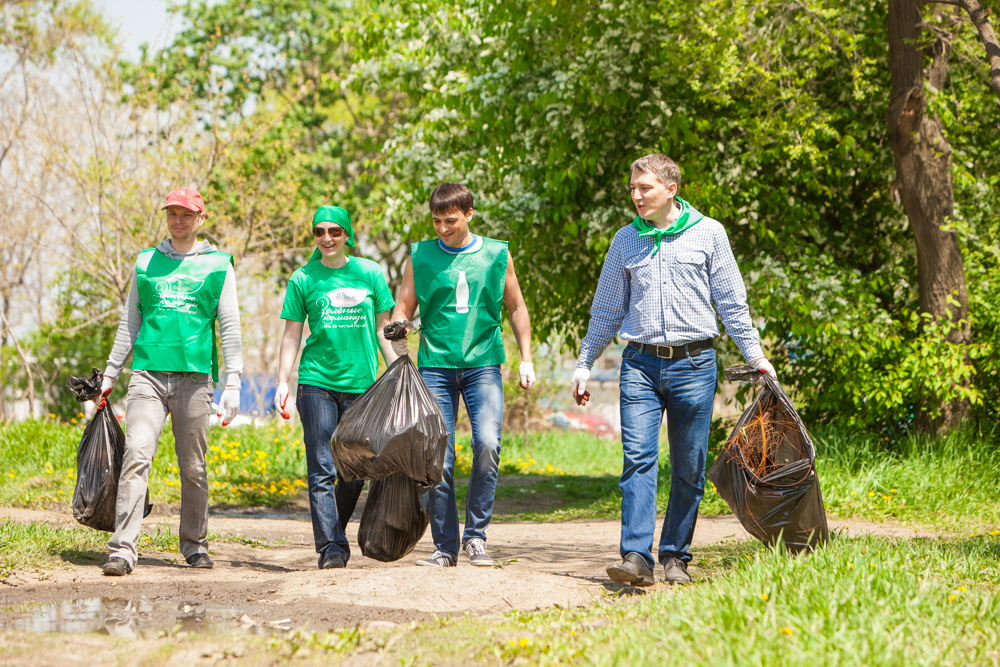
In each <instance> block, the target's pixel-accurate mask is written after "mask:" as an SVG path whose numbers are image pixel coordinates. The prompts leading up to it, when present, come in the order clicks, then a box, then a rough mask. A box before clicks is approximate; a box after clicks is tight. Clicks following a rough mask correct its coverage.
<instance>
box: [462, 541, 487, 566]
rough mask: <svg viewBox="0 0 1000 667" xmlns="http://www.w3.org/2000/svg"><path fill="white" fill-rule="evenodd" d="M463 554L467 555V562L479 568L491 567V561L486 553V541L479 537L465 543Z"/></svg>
mask: <svg viewBox="0 0 1000 667" xmlns="http://www.w3.org/2000/svg"><path fill="white" fill-rule="evenodd" d="M463 549H464V550H465V553H467V554H469V562H470V563H472V564H473V565H476V566H479V567H493V559H492V558H490V555H489V554H488V553H486V540H484V539H482V538H480V537H473V538H472V539H471V540H469V541H467V542H466V543H465V546H464V547H463Z"/></svg>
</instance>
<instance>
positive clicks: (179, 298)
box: [155, 276, 205, 313]
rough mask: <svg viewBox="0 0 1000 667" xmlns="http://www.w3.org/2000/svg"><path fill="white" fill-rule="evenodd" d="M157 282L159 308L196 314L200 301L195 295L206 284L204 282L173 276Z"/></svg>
mask: <svg viewBox="0 0 1000 667" xmlns="http://www.w3.org/2000/svg"><path fill="white" fill-rule="evenodd" d="M155 282H156V296H157V303H156V307H157V308H160V309H162V310H179V311H183V312H187V313H193V312H195V304H196V302H197V300H198V299H197V297H196V296H195V293H196V292H197V291H198V290H200V289H201V288H202V285H204V284H205V281H204V280H198V279H196V278H191V277H190V276H172V277H170V278H165V279H161V280H156V281H155Z"/></svg>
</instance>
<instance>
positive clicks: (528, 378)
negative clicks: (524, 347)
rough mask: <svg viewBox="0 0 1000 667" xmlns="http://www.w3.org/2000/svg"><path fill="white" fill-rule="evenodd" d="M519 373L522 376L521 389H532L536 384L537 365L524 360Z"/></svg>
mask: <svg viewBox="0 0 1000 667" xmlns="http://www.w3.org/2000/svg"><path fill="white" fill-rule="evenodd" d="M517 374H518V375H519V376H521V389H531V385H533V384H535V366H534V365H533V364H532V363H531V362H530V361H522V362H521V365H520V366H518V368H517Z"/></svg>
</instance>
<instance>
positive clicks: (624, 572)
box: [607, 551, 656, 586]
mask: <svg viewBox="0 0 1000 667" xmlns="http://www.w3.org/2000/svg"><path fill="white" fill-rule="evenodd" d="M607 573H608V576H609V577H611V581H613V582H615V583H618V584H629V585H630V586H652V585H653V584H654V583H656V582H655V580H654V579H653V571H652V570H651V569H649V566H648V565H646V559H645V558H643V557H642V556H640V555H639V554H637V553H636V552H634V551H632V552H629V553H628V554H626V556H625V558H623V559H622V562H620V563H612V564H611V565H608V569H607Z"/></svg>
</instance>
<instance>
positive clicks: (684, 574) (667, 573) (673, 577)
mask: <svg viewBox="0 0 1000 667" xmlns="http://www.w3.org/2000/svg"><path fill="white" fill-rule="evenodd" d="M663 580H664V581H665V582H667V583H668V584H690V583H691V582H693V581H694V579H692V578H691V575H690V574H688V566H687V563H685V562H684V561H682V560H681V559H680V558H671V559H670V560H668V561H667V562H666V563H664V564H663Z"/></svg>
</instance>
